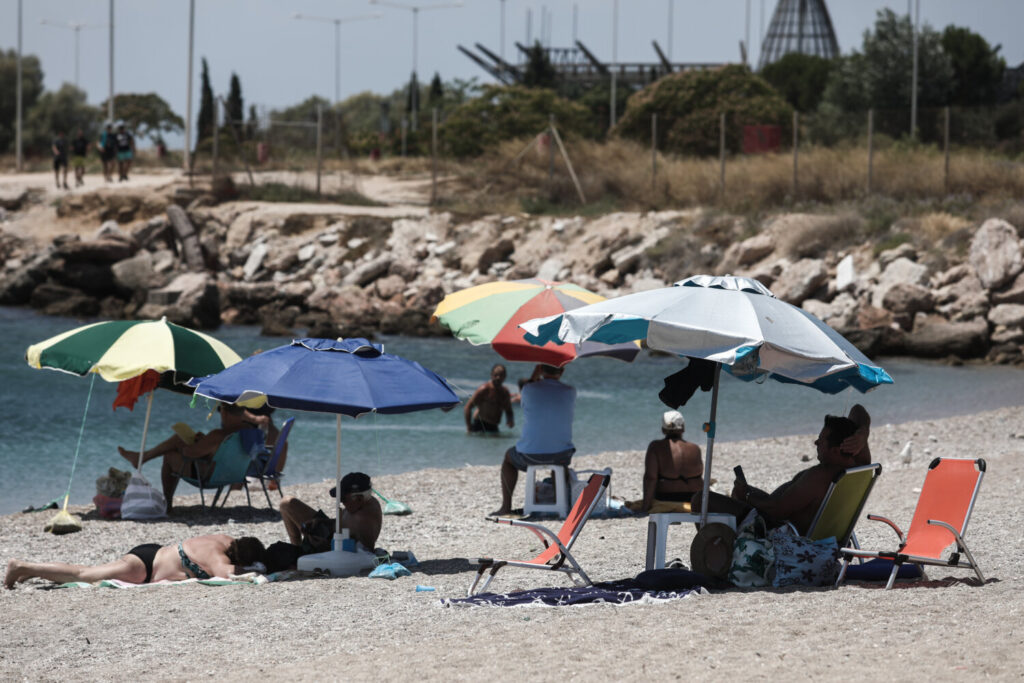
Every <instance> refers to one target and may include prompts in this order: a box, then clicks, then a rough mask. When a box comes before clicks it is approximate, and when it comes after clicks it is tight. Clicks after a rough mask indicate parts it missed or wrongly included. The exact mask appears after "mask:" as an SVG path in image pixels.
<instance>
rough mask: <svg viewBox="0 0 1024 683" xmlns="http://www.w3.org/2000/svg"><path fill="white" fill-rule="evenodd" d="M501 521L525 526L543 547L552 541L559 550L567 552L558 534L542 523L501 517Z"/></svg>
mask: <svg viewBox="0 0 1024 683" xmlns="http://www.w3.org/2000/svg"><path fill="white" fill-rule="evenodd" d="M501 521H502V522H503V523H506V524H510V525H511V526H522V527H526V528H527V529H529V530H530V531H532V532H533V533H534V534H536V536H537V538H539V539H540V540H541V542H542V543H543V544H544V547H545V548H547V547H548V546H549V545H551V544H552V542H553V543H554V544H555V545H557V546H558V548H559V550H561V551H562V552H563V553H564V552H568V550H567V549H566V547H565V546H564V545H562V542H561V541H560V540H558V534H556V533H555V532H554V531H552V530H551V529H549V528H547V527H546V526H544V525H543V524H537V523H536V522H524V521H523V520H521V519H509V520H506V519H502V520H501ZM549 538H550V540H548V539H549Z"/></svg>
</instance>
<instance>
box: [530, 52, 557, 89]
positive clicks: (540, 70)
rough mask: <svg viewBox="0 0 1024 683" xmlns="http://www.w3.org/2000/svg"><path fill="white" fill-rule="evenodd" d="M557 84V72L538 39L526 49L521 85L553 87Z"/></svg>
mask: <svg viewBox="0 0 1024 683" xmlns="http://www.w3.org/2000/svg"><path fill="white" fill-rule="evenodd" d="M557 84H558V73H557V72H556V71H555V67H554V66H552V64H551V60H550V59H548V52H547V50H545V49H544V48H543V47H542V46H541V44H540V42H539V41H537V42H534V44H533V45H532V46H531V47H530V48H529V49H528V50H527V51H526V72H525V73H524V74H523V85H524V86H526V87H527V88H554V87H555V86H556V85H557Z"/></svg>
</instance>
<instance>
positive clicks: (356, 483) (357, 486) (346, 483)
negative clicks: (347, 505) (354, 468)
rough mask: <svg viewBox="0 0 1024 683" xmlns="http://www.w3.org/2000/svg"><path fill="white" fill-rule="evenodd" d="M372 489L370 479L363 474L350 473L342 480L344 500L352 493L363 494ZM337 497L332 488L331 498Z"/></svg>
mask: <svg viewBox="0 0 1024 683" xmlns="http://www.w3.org/2000/svg"><path fill="white" fill-rule="evenodd" d="M371 488H372V484H370V477H369V476H368V475H365V474H363V473H362V472H349V473H348V474H346V475H345V476H344V477H342V478H341V497H342V498H344V497H345V496H347V495H348V494H350V493H362V492H364V491H369V490H370V489H371ZM336 495H337V491H336V489H335V488H331V498H334V497H335V496H336Z"/></svg>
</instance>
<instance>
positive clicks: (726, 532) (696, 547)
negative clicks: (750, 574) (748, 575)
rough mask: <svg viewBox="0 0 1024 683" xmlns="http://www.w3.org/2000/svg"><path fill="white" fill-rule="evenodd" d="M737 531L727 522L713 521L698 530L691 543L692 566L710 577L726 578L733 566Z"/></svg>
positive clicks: (699, 572)
mask: <svg viewBox="0 0 1024 683" xmlns="http://www.w3.org/2000/svg"><path fill="white" fill-rule="evenodd" d="M735 542H736V532H735V531H733V530H732V529H731V528H730V527H729V526H728V525H727V524H720V523H711V524H707V525H705V526H704V528H703V529H701V530H700V531H698V532H697V535H696V536H695V537H694V539H693V543H692V544H690V566H691V567H692V568H693V571H695V572H697V573H698V574H703V575H704V576H707V577H709V578H715V579H725V578H726V576H728V574H729V568H730V567H731V566H732V546H733V543H735Z"/></svg>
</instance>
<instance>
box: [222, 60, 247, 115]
mask: <svg viewBox="0 0 1024 683" xmlns="http://www.w3.org/2000/svg"><path fill="white" fill-rule="evenodd" d="M227 105H228V106H227V118H228V119H230V123H231V125H232V126H235V127H236V128H237V127H238V126H240V125H241V123H242V121H243V120H245V105H244V103H243V101H242V83H241V81H239V80H238V75H237V74H236V73H235V72H233V71H232V72H231V86H230V87H229V89H228V102H227ZM227 123H229V121H225V124H227Z"/></svg>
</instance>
